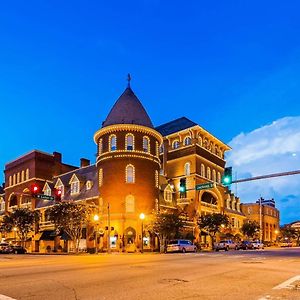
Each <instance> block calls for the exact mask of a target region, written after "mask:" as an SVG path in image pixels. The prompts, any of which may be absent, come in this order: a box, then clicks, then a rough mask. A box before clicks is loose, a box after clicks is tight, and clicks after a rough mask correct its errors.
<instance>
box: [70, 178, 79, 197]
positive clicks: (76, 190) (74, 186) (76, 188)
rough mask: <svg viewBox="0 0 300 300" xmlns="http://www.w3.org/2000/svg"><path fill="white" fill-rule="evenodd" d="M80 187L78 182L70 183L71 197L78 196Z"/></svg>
mask: <svg viewBox="0 0 300 300" xmlns="http://www.w3.org/2000/svg"><path fill="white" fill-rule="evenodd" d="M79 190H80V185H79V181H74V182H72V183H71V195H75V194H79Z"/></svg>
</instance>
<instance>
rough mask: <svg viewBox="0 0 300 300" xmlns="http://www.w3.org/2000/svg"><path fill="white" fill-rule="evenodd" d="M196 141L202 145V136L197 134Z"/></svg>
mask: <svg viewBox="0 0 300 300" xmlns="http://www.w3.org/2000/svg"><path fill="white" fill-rule="evenodd" d="M198 143H199V145H200V146H201V147H202V137H201V136H199V138H198Z"/></svg>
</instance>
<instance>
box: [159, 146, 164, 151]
mask: <svg viewBox="0 0 300 300" xmlns="http://www.w3.org/2000/svg"><path fill="white" fill-rule="evenodd" d="M159 153H164V144H161V145H160V147H159Z"/></svg>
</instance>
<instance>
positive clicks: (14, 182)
mask: <svg viewBox="0 0 300 300" xmlns="http://www.w3.org/2000/svg"><path fill="white" fill-rule="evenodd" d="M15 184H16V174H14V176H13V185H15Z"/></svg>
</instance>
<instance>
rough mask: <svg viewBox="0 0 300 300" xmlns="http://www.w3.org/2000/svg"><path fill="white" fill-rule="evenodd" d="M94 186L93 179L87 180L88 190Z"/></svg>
mask: <svg viewBox="0 0 300 300" xmlns="http://www.w3.org/2000/svg"><path fill="white" fill-rule="evenodd" d="M92 186H93V182H92V181H91V180H88V181H87V182H86V189H87V190H90V189H91V188H92Z"/></svg>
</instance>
